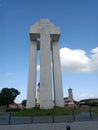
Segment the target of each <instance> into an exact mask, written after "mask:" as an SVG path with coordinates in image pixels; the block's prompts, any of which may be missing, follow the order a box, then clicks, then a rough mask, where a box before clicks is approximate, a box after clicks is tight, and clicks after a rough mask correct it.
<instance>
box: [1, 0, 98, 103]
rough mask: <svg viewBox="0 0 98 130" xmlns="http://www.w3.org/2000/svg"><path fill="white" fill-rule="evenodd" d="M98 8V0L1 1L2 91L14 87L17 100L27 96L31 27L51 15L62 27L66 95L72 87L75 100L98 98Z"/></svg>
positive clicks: (63, 75)
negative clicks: (17, 91) (16, 90)
mask: <svg viewBox="0 0 98 130" xmlns="http://www.w3.org/2000/svg"><path fill="white" fill-rule="evenodd" d="M97 7H98V1H97V0H41V1H40V0H0V90H1V89H2V88H4V87H9V88H11V87H14V88H16V89H18V90H19V91H20V92H21V94H20V95H19V96H18V97H17V99H16V102H21V101H22V100H23V99H26V95H27V80H28V63H29V50H30V40H29V29H30V26H31V25H32V24H34V23H36V22H37V21H39V20H40V19H41V18H48V19H49V20H50V21H51V22H52V23H54V24H55V25H56V26H59V27H60V29H61V37H60V41H59V43H60V57H61V66H62V82H63V92H64V96H68V92H67V90H68V88H69V87H71V88H72V89H73V95H74V99H75V100H80V99H83V98H95V97H96V98H98V61H97V60H98V36H97V35H98V8H97ZM38 73H39V72H38ZM38 80H39V77H38ZM37 82H38V81H37Z"/></svg>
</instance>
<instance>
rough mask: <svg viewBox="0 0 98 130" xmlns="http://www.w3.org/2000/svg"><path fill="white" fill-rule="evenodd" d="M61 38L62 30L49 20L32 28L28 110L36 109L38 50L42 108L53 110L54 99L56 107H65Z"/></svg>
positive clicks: (42, 20) (43, 20) (40, 22)
mask: <svg viewBox="0 0 98 130" xmlns="http://www.w3.org/2000/svg"><path fill="white" fill-rule="evenodd" d="M59 37H60V29H59V28H58V27H56V26H55V25H54V24H52V23H51V22H50V21H49V20H48V19H41V20H40V21H39V22H37V23H35V24H34V25H32V26H31V28H30V40H31V46H30V64H29V76H28V92H27V108H32V107H35V99H36V87H35V86H36V68H37V67H36V59H37V57H36V51H37V50H40V108H43V109H49V108H53V100H54V99H55V105H56V106H61V107H63V106H64V101H63V90H62V78H61V66H60V56H59V46H58V40H59ZM38 39H39V40H38ZM51 64H52V66H53V68H52V67H51ZM52 71H53V72H52ZM52 84H53V86H52ZM53 88H54V90H53ZM53 92H54V99H53Z"/></svg>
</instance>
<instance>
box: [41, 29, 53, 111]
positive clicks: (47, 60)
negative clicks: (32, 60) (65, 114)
mask: <svg viewBox="0 0 98 130" xmlns="http://www.w3.org/2000/svg"><path fill="white" fill-rule="evenodd" d="M40 36H41V37H40V38H41V39H40V108H44V109H49V108H53V96H52V72H51V51H50V35H49V34H47V31H46V32H41V35H40Z"/></svg>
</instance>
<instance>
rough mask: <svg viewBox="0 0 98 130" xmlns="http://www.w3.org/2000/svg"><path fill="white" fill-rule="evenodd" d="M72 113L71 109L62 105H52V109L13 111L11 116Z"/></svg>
mask: <svg viewBox="0 0 98 130" xmlns="http://www.w3.org/2000/svg"><path fill="white" fill-rule="evenodd" d="M53 114H54V115H72V110H69V109H66V108H63V107H54V109H39V108H31V109H25V110H22V111H18V112H13V113H12V115H13V116H46V115H53Z"/></svg>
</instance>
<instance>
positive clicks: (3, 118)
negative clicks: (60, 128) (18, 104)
mask: <svg viewBox="0 0 98 130" xmlns="http://www.w3.org/2000/svg"><path fill="white" fill-rule="evenodd" d="M96 111H97V112H98V110H96ZM96 111H94V110H91V109H89V110H87V111H83V110H82V111H79V112H78V113H77V114H76V113H75V110H72V112H71V113H72V114H69V115H55V114H52V115H49V116H47V115H46V116H36V115H34V116H25V117H24V116H13V115H12V113H1V114H0V125H12V124H32V123H58V122H59V123H60V122H73V121H89V120H98V114H96Z"/></svg>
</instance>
